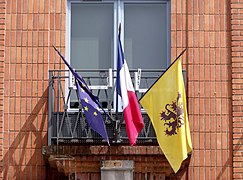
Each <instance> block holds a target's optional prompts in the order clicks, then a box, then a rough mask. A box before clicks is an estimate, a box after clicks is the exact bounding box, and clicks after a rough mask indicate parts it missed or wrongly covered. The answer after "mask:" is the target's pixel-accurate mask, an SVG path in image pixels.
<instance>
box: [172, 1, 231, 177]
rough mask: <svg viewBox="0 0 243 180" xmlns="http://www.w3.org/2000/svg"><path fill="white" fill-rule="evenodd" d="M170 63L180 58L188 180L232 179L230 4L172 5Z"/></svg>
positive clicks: (198, 3)
mask: <svg viewBox="0 0 243 180" xmlns="http://www.w3.org/2000/svg"><path fill="white" fill-rule="evenodd" d="M171 11H172V12H171V15H172V20H171V28H172V33H171V37H172V59H174V58H175V57H176V56H177V55H178V54H179V53H180V52H181V51H182V49H184V48H186V47H187V52H186V55H183V64H184V69H186V72H187V91H188V92H187V93H188V113H189V123H190V127H191V135H192V143H193V148H194V150H193V154H192V157H191V162H190V167H189V177H190V179H232V145H231V144H232V140H231V138H232V137H231V136H232V128H231V127H232V120H231V94H230V93H231V75H230V72H231V61H230V58H231V56H230V42H229V39H230V38H229V37H230V28H229V23H230V21H229V12H230V6H229V1H226V0H223V1H221V0H205V1H201V0H172V1H171Z"/></svg>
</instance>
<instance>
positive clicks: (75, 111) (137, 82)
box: [48, 69, 163, 145]
mask: <svg viewBox="0 0 243 180" xmlns="http://www.w3.org/2000/svg"><path fill="white" fill-rule="evenodd" d="M76 71H77V72H78V73H80V74H81V75H82V77H83V78H84V80H85V81H86V83H87V84H88V86H89V88H90V89H91V90H92V92H93V94H94V95H97V96H98V97H99V99H100V102H101V104H102V106H103V108H104V109H105V111H106V113H107V114H108V115H109V116H107V115H106V114H105V113H103V119H104V121H105V125H106V129H107V133H108V136H109V140H110V143H119V144H128V143H129V141H128V137H127V134H126V128H125V122H124V119H123V114H122V111H118V112H116V110H115V109H116V108H115V105H116V102H115V101H114V100H116V98H115V93H114V92H115V79H116V76H115V75H116V71H115V70H112V69H99V70H94V69H90V70H76ZM162 73H163V70H151V69H150V70H144V69H143V70H141V69H136V70H130V74H131V77H132V81H133V83H134V88H135V92H136V94H137V97H138V99H139V98H140V97H141V96H142V95H143V94H144V93H145V92H146V90H147V89H148V88H149V87H150V86H151V84H153V82H154V81H155V80H156V79H157V78H158V77H159V76H160V75H161V74H162ZM118 102H119V101H118ZM118 107H119V108H118V109H121V106H120V105H119V103H118ZM141 112H142V117H143V121H144V124H145V127H144V129H143V130H142V131H141V132H140V134H139V136H138V138H137V144H138V145H149V144H151V145H152V144H154V145H157V140H156V135H155V132H154V129H153V126H152V123H151V121H150V119H149V117H148V115H147V114H146V112H144V111H143V109H141ZM57 144H84V145H87V144H93V145H94V144H96V145H99V144H106V142H105V141H104V140H103V139H102V138H101V136H100V135H99V134H97V133H96V132H94V131H93V130H92V129H91V128H90V127H89V125H88V124H87V122H86V120H85V115H84V113H83V111H82V107H81V105H80V104H79V102H78V100H77V95H76V88H75V86H74V83H73V77H72V76H70V75H69V71H67V70H50V71H49V102H48V145H57Z"/></svg>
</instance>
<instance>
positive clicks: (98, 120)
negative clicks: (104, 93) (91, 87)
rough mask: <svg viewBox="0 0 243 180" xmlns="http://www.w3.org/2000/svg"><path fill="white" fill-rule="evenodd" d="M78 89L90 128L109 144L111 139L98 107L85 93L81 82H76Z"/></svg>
mask: <svg viewBox="0 0 243 180" xmlns="http://www.w3.org/2000/svg"><path fill="white" fill-rule="evenodd" d="M76 87H77V92H78V97H79V100H80V103H81V104H82V108H83V111H84V114H85V116H86V119H87V121H88V124H89V126H90V127H91V128H92V129H93V130H94V131H96V132H97V133H99V134H100V135H101V136H102V137H103V138H104V139H105V140H106V141H107V142H108V143H109V139H108V136H107V132H106V127H105V124H104V121H103V118H102V116H101V113H100V111H99V107H98V105H97V104H96V103H95V102H94V101H93V100H92V99H91V98H90V96H89V95H88V94H87V93H86V92H85V91H84V89H83V88H82V85H81V83H80V82H79V81H76Z"/></svg>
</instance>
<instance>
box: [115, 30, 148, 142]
mask: <svg viewBox="0 0 243 180" xmlns="http://www.w3.org/2000/svg"><path fill="white" fill-rule="evenodd" d="M118 36H119V37H118V62H117V79H116V90H117V93H118V95H119V96H120V97H121V99H122V103H123V115H124V119H125V123H126V131H127V136H128V139H129V142H130V145H134V144H135V143H136V139H137V137H138V134H139V132H140V131H141V130H142V129H143V127H144V123H143V119H142V115H141V111H140V107H139V104H138V100H137V97H136V94H135V91H134V88H133V84H132V80H131V77H130V73H129V69H128V66H127V63H126V60H125V59H124V54H123V50H122V46H121V41H120V33H119V35H118Z"/></svg>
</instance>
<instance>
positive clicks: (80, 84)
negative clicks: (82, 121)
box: [53, 46, 109, 144]
mask: <svg viewBox="0 0 243 180" xmlns="http://www.w3.org/2000/svg"><path fill="white" fill-rule="evenodd" d="M53 47H54V46H53ZM54 49H55V51H57V52H58V54H59V56H60V57H61V58H62V60H63V61H64V63H65V64H66V65H67V67H68V68H69V70H70V71H71V73H72V74H73V76H74V78H75V82H76V87H77V93H78V97H79V100H80V103H81V104H82V108H83V111H84V113H85V116H86V120H87V122H88V124H89V126H90V127H91V128H92V129H93V130H94V131H96V132H97V133H99V134H100V135H101V136H102V137H103V138H104V139H105V140H106V141H107V142H108V144H109V138H108V135H107V131H106V127H105V123H104V120H103V118H102V116H101V113H100V111H99V107H101V105H100V104H99V101H98V97H97V96H95V95H93V94H92V92H91V91H90V89H89V88H88V86H87V84H86V83H85V81H84V79H83V78H82V77H81V76H80V75H79V74H78V73H77V72H75V71H74V69H73V68H72V67H71V66H70V65H69V63H68V62H67V61H66V60H65V58H64V57H63V56H62V55H61V53H60V52H59V51H58V50H57V49H56V47H54ZM101 108H102V107H101Z"/></svg>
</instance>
